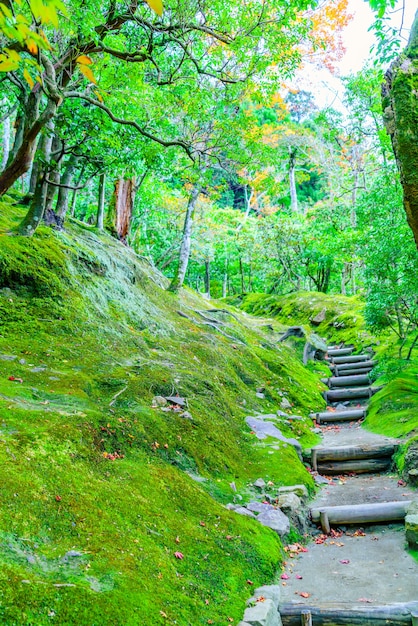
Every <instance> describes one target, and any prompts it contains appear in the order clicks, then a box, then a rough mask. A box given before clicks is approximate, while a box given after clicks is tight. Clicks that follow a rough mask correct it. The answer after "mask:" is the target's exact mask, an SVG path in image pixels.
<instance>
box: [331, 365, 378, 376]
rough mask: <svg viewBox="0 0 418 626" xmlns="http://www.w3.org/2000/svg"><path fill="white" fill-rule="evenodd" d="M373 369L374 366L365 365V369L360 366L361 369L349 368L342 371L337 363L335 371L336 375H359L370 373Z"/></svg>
mask: <svg viewBox="0 0 418 626" xmlns="http://www.w3.org/2000/svg"><path fill="white" fill-rule="evenodd" d="M353 365H354V363H353ZM372 369H373V368H372V367H364V368H363V369H361V368H360V369H349V370H342V371H340V368H339V367H338V365H337V366H336V369H335V371H334V375H335V376H358V375H360V374H368V373H369V372H371V371H372Z"/></svg>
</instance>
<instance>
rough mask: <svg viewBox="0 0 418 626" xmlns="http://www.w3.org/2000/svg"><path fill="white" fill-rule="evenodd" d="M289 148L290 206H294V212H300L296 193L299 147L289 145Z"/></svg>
mask: <svg viewBox="0 0 418 626" xmlns="http://www.w3.org/2000/svg"><path fill="white" fill-rule="evenodd" d="M288 150H289V186H290V206H291V208H292V213H298V212H299V206H298V196H297V193H296V181H295V171H296V154H297V151H298V150H297V148H294V147H291V146H289V147H288Z"/></svg>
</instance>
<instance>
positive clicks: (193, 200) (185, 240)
mask: <svg viewBox="0 0 418 626" xmlns="http://www.w3.org/2000/svg"><path fill="white" fill-rule="evenodd" d="M199 194H200V187H199V186H195V187H193V189H192V193H191V194H190V198H189V202H188V205H187V210H186V216H185V218H184V226H183V237H182V240H181V246H180V253H179V263H178V266H177V270H176V272H175V274H174V276H173V280H172V281H171V284H170V286H169V288H168V290H169V291H178V290H179V289H180V287H182V286H183V282H184V277H185V276H186V271H187V266H188V264H189V258H190V250H191V247H192V229H193V218H194V212H195V209H196V204H197V199H198V197H199Z"/></svg>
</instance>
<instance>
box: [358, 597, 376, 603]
mask: <svg viewBox="0 0 418 626" xmlns="http://www.w3.org/2000/svg"><path fill="white" fill-rule="evenodd" d="M358 601H359V602H369V603H370V602H373V600H370V599H369V598H359V599H358Z"/></svg>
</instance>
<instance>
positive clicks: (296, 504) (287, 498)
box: [277, 493, 302, 512]
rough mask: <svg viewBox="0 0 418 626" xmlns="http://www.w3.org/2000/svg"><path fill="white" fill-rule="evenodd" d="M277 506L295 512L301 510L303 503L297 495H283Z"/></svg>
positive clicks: (279, 498)
mask: <svg viewBox="0 0 418 626" xmlns="http://www.w3.org/2000/svg"><path fill="white" fill-rule="evenodd" d="M277 504H278V505H279V507H280V508H281V509H284V510H286V509H287V510H289V511H292V512H294V511H298V510H299V509H300V507H301V505H302V502H301V499H300V498H299V496H297V495H296V494H295V493H282V494H281V495H279V497H278V499H277Z"/></svg>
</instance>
